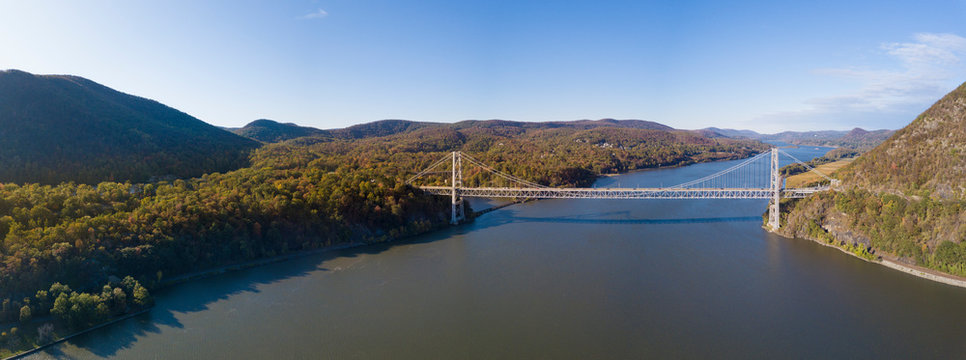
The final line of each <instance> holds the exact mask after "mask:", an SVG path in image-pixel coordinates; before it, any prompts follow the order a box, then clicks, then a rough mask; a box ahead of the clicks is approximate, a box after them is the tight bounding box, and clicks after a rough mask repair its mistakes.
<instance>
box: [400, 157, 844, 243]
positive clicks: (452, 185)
mask: <svg viewBox="0 0 966 360" xmlns="http://www.w3.org/2000/svg"><path fill="white" fill-rule="evenodd" d="M781 155H784V156H787V157H790V158H791V159H792V160H793V161H794V162H796V163H798V164H801V165H803V166H805V167H806V168H807V169H808V170H810V171H814V172H816V173H817V174H819V175H820V176H822V177H824V178H825V179H827V180H829V183H830V184H832V185H834V184H835V183H837V181H836V180H834V179H832V178H830V177H828V176H827V175H825V174H822V173H821V172H819V171H818V170H816V169H814V168H813V167H811V166H809V165H808V164H806V163H805V162H803V161H801V160H798V159H797V158H795V157H794V156H792V155H791V154H788V153H787V152H785V151H783V150H781V149H779V148H772V149H771V151H767V152H763V153H761V154H758V155H755V156H753V157H750V158H748V159H746V160H744V161H742V162H741V163H738V164H737V165H735V166H732V167H730V168H727V169H725V170H722V171H719V172H717V173H714V174H711V175H708V176H705V177H702V178H699V179H695V180H692V181H688V182H685V183H681V184H678V185H675V186H671V187H660V188H556V187H549V186H545V185H541V184H537V183H535V182H532V181H528V180H525V179H521V178H519V177H517V176H513V175H511V174H508V173H506V172H503V171H499V170H497V169H494V168H493V167H490V166H488V165H486V164H484V163H483V162H482V161H479V160H477V159H476V158H473V157H472V156H469V155H467V154H463V153H462V152H459V151H454V152H452V153H450V154H447V155H446V156H445V157H443V158H442V159H440V160H438V161H436V162H435V163H433V164H432V165H430V166H429V167H427V168H426V169H425V170H423V171H421V172H419V173H417V174H416V175H415V176H413V177H411V178H409V180H407V181H406V183H407V184H409V185H413V186H415V187H417V188H419V189H421V190H423V191H425V192H427V193H430V194H433V195H442V196H449V197H451V199H452V217H451V220H450V221H451V222H452V223H453V224H457V223H459V222H460V221H462V220H464V219H465V214H464V211H463V198H464V197H482V198H516V199H769V200H770V204H769V207H768V225H769V226H770V227H771V228H772V229H776V230H777V229H778V227H779V226H780V224H779V218H778V216H779V202H780V200H781V198H804V197H806V196H808V195H810V194H813V193H816V192H819V191H826V190H828V189H829V186H827V185H824V186H814V187H804V188H791V189H786V188H784V182H783V180H782V177H781V174H780V173H779V171H778V169H779V165H778V164H779V156H781ZM464 162H466V163H467V164H468V165H471V167H472V168H473V169H474V171H473V172H472V173H471V174H467V172H464V169H463V163H464ZM441 174H445V176H443V177H441V176H440V175H441ZM464 174H467V175H470V176H469V177H468V179H464ZM432 178H435V179H432ZM419 179H427V180H435V182H436V183H440V182H443V183H448V184H447V185H445V186H433V185H423V186H417V185H415V184H416V181H417V180H419ZM466 180H470V181H466ZM467 182H469V183H471V184H470V186H464V183H467ZM493 182H498V183H500V186H489V187H485V186H482V184H483V183H493Z"/></svg>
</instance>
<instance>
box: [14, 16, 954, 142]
mask: <svg viewBox="0 0 966 360" xmlns="http://www.w3.org/2000/svg"><path fill="white" fill-rule="evenodd" d="M0 69H20V70H24V71H29V72H32V73H37V74H73V75H79V76H83V77H86V78H89V79H91V80H94V81H97V82H100V83H102V84H104V85H107V86H110V87H113V88H115V89H117V90H120V91H123V92H127V93H131V94H135V95H139V96H143V97H147V98H151V99H155V100H158V101H160V102H162V103H165V104H167V105H169V106H172V107H174V108H177V109H179V110H182V111H184V112H187V113H189V114H191V115H194V116H196V117H198V118H200V119H202V120H204V121H207V122H209V123H212V124H216V125H221V126H242V125H244V124H246V123H248V122H250V121H252V120H255V119H258V118H269V119H274V120H278V121H282V122H295V123H298V124H302V125H309V126H315V127H319V128H336V127H344V126H348V125H351V124H356V123H362V122H369V121H374V120H379V119H389V118H393V119H410V120H425V121H441V122H453V121H459V120H465V119H494V118H500V119H510V120H522V121H548V120H574V119H599V118H636V119H644V120H652V121H657V122H661V123H664V124H667V125H670V126H673V127H676V128H685V129H693V128H703V127H708V126H718V127H730V128H745V129H753V130H757V131H763V132H775V131H781V130H816V129H850V128H852V127H856V126H859V127H864V128H867V129H877V128H899V127H902V126H904V125H906V124H907V123H909V122H910V121H912V120H913V119H914V118H915V116H916V115H917V114H918V113H920V112H922V111H923V110H925V109H926V108H928V107H929V106H930V105H931V104H932V103H933V102H935V101H936V100H938V99H939V97H941V96H942V95H943V94H945V93H946V92H948V91H950V90H952V89H953V88H955V87H956V86H958V85H959V84H961V83H962V82H964V81H966V0H959V1H895V2H892V1H848V2H847V1H841V0H840V1H823V0H818V1H807V2H802V1H796V2H784V1H746V2H739V1H730V2H726V1H602V0H598V1H553V2H551V1H523V0H517V1H502V0H490V1H452V0H449V1H443V0H440V1H380V0H371V1H368V0H329V1H325V0H320V1H311V0H307V1H177V0H172V1H104V0H90V1H46V0H32V1H20V0H0Z"/></svg>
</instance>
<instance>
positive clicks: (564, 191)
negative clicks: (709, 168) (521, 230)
mask: <svg viewBox="0 0 966 360" xmlns="http://www.w3.org/2000/svg"><path fill="white" fill-rule="evenodd" d="M419 188H420V189H422V190H423V191H426V192H428V193H430V194H433V195H452V194H453V187H452V186H420V187H419ZM825 190H828V187H827V186H822V187H811V188H798V189H782V190H781V197H783V198H799V199H800V198H804V197H806V196H808V195H810V194H813V193H816V192H819V191H825ZM457 193H458V194H459V195H458V196H461V197H485V198H529V199H772V198H773V196H774V190H772V189H760V188H751V189H741V188H735V189H728V188H708V189H701V188H696V189H689V188H552V187H539V188H538V187H530V188H490V187H483V188H467V187H460V188H457Z"/></svg>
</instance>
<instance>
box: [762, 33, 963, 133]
mask: <svg viewBox="0 0 966 360" xmlns="http://www.w3.org/2000/svg"><path fill="white" fill-rule="evenodd" d="M913 40H914V41H912V42H897V43H887V44H882V45H881V46H880V50H881V51H882V52H881V53H880V54H882V55H884V56H885V57H886V58H887V59H889V60H891V61H892V62H894V63H895V64H896V65H895V66H893V67H891V68H833V69H818V70H815V71H814V73H815V74H817V75H821V76H832V77H838V78H845V79H850V80H852V81H854V82H856V84H857V85H858V89H857V90H856V91H853V92H852V93H845V94H839V95H835V96H827V97H818V98H812V99H808V100H806V101H805V102H804V103H805V105H806V106H807V107H808V108H807V109H805V110H802V111H791V112H782V113H775V114H767V115H765V116H763V117H762V118H761V120H776V119H798V120H799V121H807V122H811V123H812V124H815V125H818V126H819V127H822V126H833V127H836V126H837V127H846V126H847V127H851V126H856V125H859V126H864V127H874V128H881V127H891V128H898V127H901V126H904V125H905V124H906V123H908V122H909V121H912V117H913V116H915V114H917V113H918V112H920V111H922V110H924V109H925V108H926V107H928V106H929V104H932V103H933V102H935V101H936V100H938V99H939V98H940V97H942V96H943V95H944V94H945V93H946V92H948V91H950V90H951V89H953V88H955V87H956V86H957V85H959V84H960V83H961V82H962V81H966V64H964V60H966V38H963V37H961V36H959V35H955V34H932V33H920V34H916V35H914V36H913ZM845 121H852V122H851V123H847V122H845ZM815 125H813V126H815Z"/></svg>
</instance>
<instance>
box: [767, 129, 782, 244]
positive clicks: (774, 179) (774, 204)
mask: <svg viewBox="0 0 966 360" xmlns="http://www.w3.org/2000/svg"><path fill="white" fill-rule="evenodd" d="M781 192H782V176H781V174H780V173H779V172H778V148H777V147H776V148H772V149H771V204H770V205H769V206H768V226H769V227H771V229H772V231H774V230H778V228H779V227H780V226H781V219H780V216H779V214H780V212H779V208H778V206H779V205H778V204H779V202H780V201H781Z"/></svg>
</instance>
